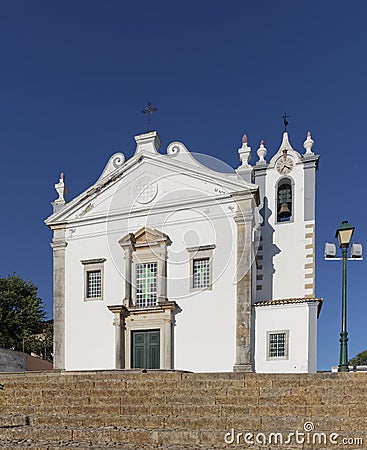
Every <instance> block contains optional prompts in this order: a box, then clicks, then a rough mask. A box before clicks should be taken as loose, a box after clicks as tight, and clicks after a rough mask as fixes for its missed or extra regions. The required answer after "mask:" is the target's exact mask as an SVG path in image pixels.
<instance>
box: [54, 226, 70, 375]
mask: <svg viewBox="0 0 367 450" xmlns="http://www.w3.org/2000/svg"><path fill="white" fill-rule="evenodd" d="M65 228H66V227H65V225H59V226H57V227H54V228H52V229H53V232H54V237H53V239H52V242H51V247H52V249H53V294H54V306H53V312H54V342H53V352H54V369H61V370H63V369H65V250H66V247H67V245H68V244H67V242H65Z"/></svg>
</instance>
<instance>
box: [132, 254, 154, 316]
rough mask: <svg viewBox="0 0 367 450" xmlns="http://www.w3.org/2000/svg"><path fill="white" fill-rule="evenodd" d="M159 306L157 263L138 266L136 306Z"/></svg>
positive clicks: (139, 264)
mask: <svg viewBox="0 0 367 450" xmlns="http://www.w3.org/2000/svg"><path fill="white" fill-rule="evenodd" d="M156 304H157V263H156V262H146V263H137V264H136V306H138V307H145V306H155V305H156Z"/></svg>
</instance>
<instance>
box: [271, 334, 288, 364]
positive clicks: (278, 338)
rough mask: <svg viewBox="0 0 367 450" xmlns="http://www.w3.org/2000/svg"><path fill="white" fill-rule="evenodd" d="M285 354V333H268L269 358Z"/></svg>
mask: <svg viewBox="0 0 367 450" xmlns="http://www.w3.org/2000/svg"><path fill="white" fill-rule="evenodd" d="M284 356H286V333H270V334H269V358H278V357H284Z"/></svg>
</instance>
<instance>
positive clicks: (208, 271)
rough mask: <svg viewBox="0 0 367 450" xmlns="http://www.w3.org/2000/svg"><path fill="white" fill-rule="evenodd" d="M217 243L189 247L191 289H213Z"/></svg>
mask: <svg viewBox="0 0 367 450" xmlns="http://www.w3.org/2000/svg"><path fill="white" fill-rule="evenodd" d="M214 249H215V244H211V245H202V246H199V247H190V248H187V251H188V252H189V258H190V291H200V290H211V289H212V282H213V250H214Z"/></svg>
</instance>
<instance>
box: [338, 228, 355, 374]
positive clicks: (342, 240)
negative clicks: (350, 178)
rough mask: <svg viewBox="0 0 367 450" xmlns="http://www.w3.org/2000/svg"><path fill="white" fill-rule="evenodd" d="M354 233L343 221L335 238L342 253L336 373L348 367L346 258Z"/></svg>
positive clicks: (345, 370)
mask: <svg viewBox="0 0 367 450" xmlns="http://www.w3.org/2000/svg"><path fill="white" fill-rule="evenodd" d="M353 233H354V227H352V226H351V225H349V223H348V221H346V220H344V221H343V223H342V225H341V226H340V227H339V228H338V229H337V230H336V233H335V237H336V238H337V239H338V244H339V247H340V248H341V251H342V260H343V268H342V329H341V332H340V339H339V341H340V358H339V366H338V372H349V365H348V332H347V258H348V247H349V244H350V241H351V239H352V235H353Z"/></svg>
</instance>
